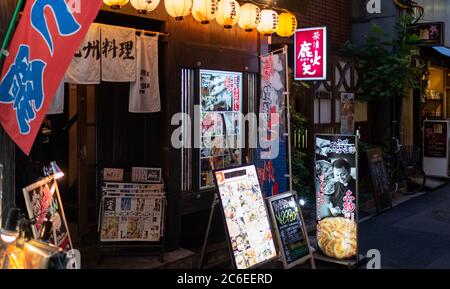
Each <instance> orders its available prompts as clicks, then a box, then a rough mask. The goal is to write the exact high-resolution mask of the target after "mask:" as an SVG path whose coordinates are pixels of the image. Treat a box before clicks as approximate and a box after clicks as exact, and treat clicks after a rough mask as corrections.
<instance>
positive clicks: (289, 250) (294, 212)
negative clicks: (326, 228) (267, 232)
mask: <svg viewBox="0 0 450 289" xmlns="http://www.w3.org/2000/svg"><path fill="white" fill-rule="evenodd" d="M267 202H268V204H269V205H268V206H269V211H270V215H271V217H272V223H273V226H274V231H275V235H276V237H277V241H278V244H279V248H280V250H281V258H282V261H283V265H284V268H286V269H287V268H291V267H294V266H295V265H298V264H301V263H303V262H305V261H306V260H308V259H309V258H312V255H311V253H310V250H309V240H308V234H305V227H304V225H303V218H302V216H301V210H300V208H299V205H298V200H297V194H296V193H295V192H287V193H283V194H280V195H276V196H273V197H270V198H268V199H267Z"/></svg>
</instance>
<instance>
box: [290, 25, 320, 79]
mask: <svg viewBox="0 0 450 289" xmlns="http://www.w3.org/2000/svg"><path fill="white" fill-rule="evenodd" d="M294 43H295V79H296V80H325V79H326V78H327V28H326V27H315V28H302V29H298V30H297V31H296V32H295V40H294Z"/></svg>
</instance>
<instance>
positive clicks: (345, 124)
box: [341, 93, 355, 134]
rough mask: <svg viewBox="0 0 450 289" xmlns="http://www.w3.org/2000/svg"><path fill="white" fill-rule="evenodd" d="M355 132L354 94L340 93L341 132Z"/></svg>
mask: <svg viewBox="0 0 450 289" xmlns="http://www.w3.org/2000/svg"><path fill="white" fill-rule="evenodd" d="M354 132H355V94H354V93H341V133H342V134H353V133H354Z"/></svg>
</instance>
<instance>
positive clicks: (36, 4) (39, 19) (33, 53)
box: [0, 0, 102, 154]
mask: <svg viewBox="0 0 450 289" xmlns="http://www.w3.org/2000/svg"><path fill="white" fill-rule="evenodd" d="M69 2H70V1H69V0H66V1H64V0H34V1H26V3H25V7H24V9H23V13H22V17H21V20H20V23H19V25H18V27H17V30H16V32H15V34H14V37H13V39H12V42H11V45H10V47H9V49H8V50H9V55H8V56H7V57H6V59H5V63H4V66H3V70H2V73H1V76H0V123H1V124H2V126H3V128H4V129H5V131H6V132H7V133H8V135H9V136H10V137H11V139H13V140H14V142H15V143H16V144H17V145H18V146H19V147H20V149H22V151H23V152H24V153H26V154H29V152H30V150H31V147H32V145H33V142H34V139H35V137H36V135H37V133H38V131H39V128H40V127H41V124H42V121H43V120H44V117H45V114H46V112H47V110H48V108H49V107H50V105H51V103H52V98H53V96H54V95H55V93H56V91H57V89H58V87H59V85H60V84H61V80H62V78H63V76H64V73H65V71H66V69H67V67H68V66H69V64H70V62H71V60H72V57H73V55H74V54H75V52H76V50H77V49H78V47H79V45H80V43H81V41H82V40H83V39H84V36H85V35H86V33H87V31H88V29H89V26H90V25H91V23H92V21H93V20H94V19H95V17H96V16H97V13H98V11H99V9H100V6H101V4H102V1H101V0H89V1H88V0H79V2H80V3H79V4H80V5H79V7H78V8H79V9H74V10H73V9H71V8H70V5H69V4H68V3H69Z"/></svg>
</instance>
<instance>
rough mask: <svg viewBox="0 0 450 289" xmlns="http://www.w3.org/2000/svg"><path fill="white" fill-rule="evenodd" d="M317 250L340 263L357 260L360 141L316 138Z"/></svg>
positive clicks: (341, 137)
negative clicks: (341, 261)
mask: <svg viewBox="0 0 450 289" xmlns="http://www.w3.org/2000/svg"><path fill="white" fill-rule="evenodd" d="M315 150H316V153H315V156H316V161H315V189H316V194H317V196H316V197H317V198H316V200H317V216H316V217H317V218H316V222H317V246H318V249H319V252H321V253H322V254H324V255H325V256H327V257H330V258H333V259H338V260H356V259H357V255H358V254H357V250H358V244H357V223H358V219H357V218H358V216H357V198H358V195H357V174H356V172H357V166H356V160H357V153H356V152H357V148H356V137H355V136H345V135H316V141H315Z"/></svg>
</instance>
